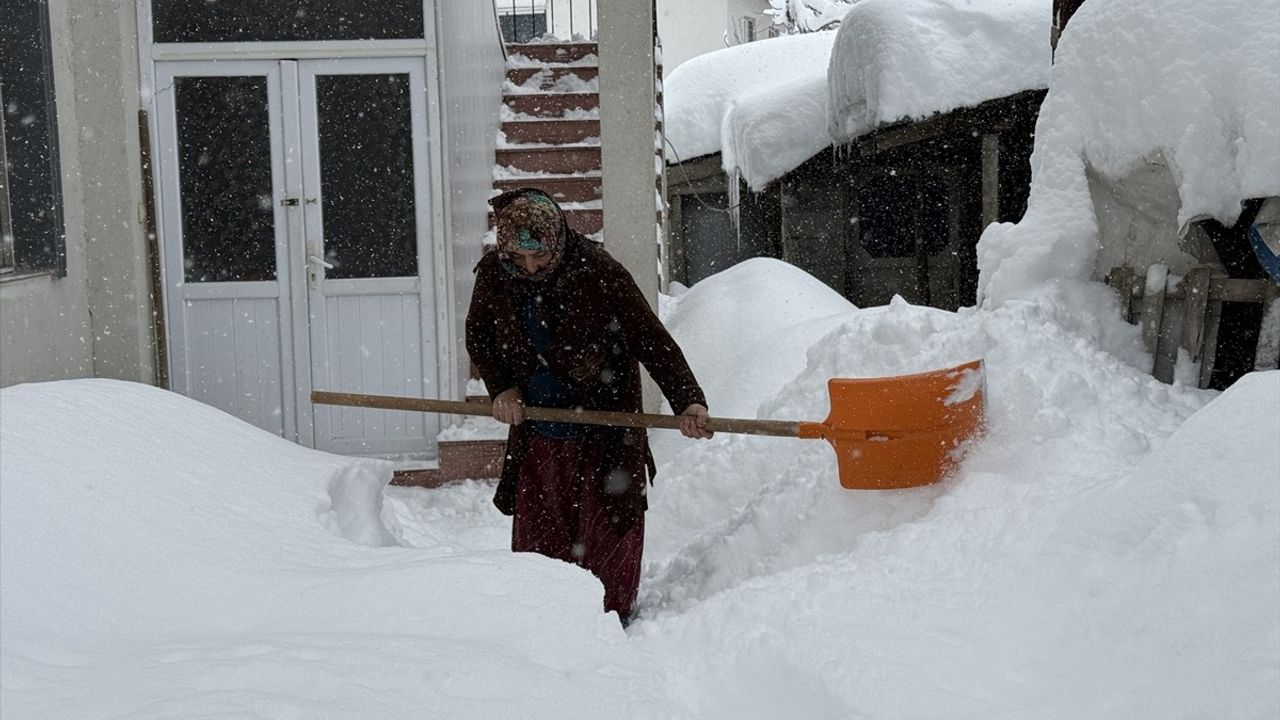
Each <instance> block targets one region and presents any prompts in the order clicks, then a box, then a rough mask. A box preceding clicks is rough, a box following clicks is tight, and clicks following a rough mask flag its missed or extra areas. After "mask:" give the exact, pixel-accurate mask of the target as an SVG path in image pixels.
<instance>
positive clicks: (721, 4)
mask: <svg viewBox="0 0 1280 720" xmlns="http://www.w3.org/2000/svg"><path fill="white" fill-rule="evenodd" d="M768 7H769V3H768V1H767V0H696V1H690V0H658V18H657V20H658V37H659V38H661V39H662V74H663V77H666V76H667V75H669V74H670V73H671V71H672V70H673V69H675V68H676V67H677V66H678V65H680V63H682V62H684V61H685V60H688V59H689V58H691V57H696V56H698V55H703V54H705V53H709V52H711V51H713V50H719V49H720V48H723V47H726V45H725V38H726V33H727V34H728V42H729V43H730V44H737V43H738V39H739V38H737V37H735V32H737V30H738V25H737V24H738V20H739V18H742V17H744V16H750V17H752V18H755V20H756V37H764V33H765V32H766V31H767V30H768V28H769V25H770V24H771V23H772V19H771V18H769V17H768V16H765V15H762V14H761V11H763V10H765V9H767V8H768ZM741 39H743V40H745V38H741Z"/></svg>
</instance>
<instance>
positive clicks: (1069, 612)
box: [633, 266, 1280, 720]
mask: <svg viewBox="0 0 1280 720" xmlns="http://www.w3.org/2000/svg"><path fill="white" fill-rule="evenodd" d="M762 270H764V266H758V267H756V268H755V271H756V272H760V271H762ZM743 274H745V273H743ZM762 274H763V273H762ZM782 277H783V276H781V275H778V274H773V278H774V280H775V282H778V280H779V279H780V278H782ZM722 279H723V280H725V283H724V284H725V287H721V288H717V287H716V285H717V284H718V283H719V282H720V281H721V280H722ZM730 280H731V282H730ZM747 280H748V278H746V277H736V278H732V279H730V278H721V276H720V275H717V276H712V277H711V278H708V279H707V280H705V281H703V282H702V283H699V284H698V285H697V286H695V287H694V288H692V289H691V290H689V291H688V293H686V294H685V295H684V296H682V297H681V298H680V299H679V305H678V307H677V308H676V312H672V314H671V315H670V317H669V322H670V324H671V328H672V332H673V333H674V334H675V335H676V336H677V338H678V339H679V340H680V342H681V344H682V345H683V346H684V347H685V348H686V349H687V350H688V351H689V353H690V355H692V356H694V357H697V356H700V355H702V354H704V353H708V354H709V353H712V352H714V351H715V350H716V349H723V347H722V346H720V345H718V343H720V342H723V339H721V338H716V337H706V336H705V335H704V328H703V326H702V323H704V322H706V318H705V317H703V316H702V315H701V313H698V312H695V311H694V308H695V307H696V303H697V302H698V301H700V300H701V298H699V297H698V294H699V293H701V292H703V291H704V289H711V290H714V291H716V292H723V291H725V290H726V289H727V288H728V287H729V286H730V285H733V286H744V285H746V283H747ZM778 284H779V285H780V286H781V287H780V290H779V294H780V295H782V296H784V297H788V296H789V297H798V296H802V295H803V288H802V286H800V285H798V284H792V285H787V284H786V283H785V282H778ZM753 302H754V301H753ZM1094 302H1095V300H1094V298H1092V297H1091V296H1090V295H1089V294H1087V293H1082V294H1079V295H1074V296H1072V295H1069V294H1066V293H1065V292H1059V293H1055V294H1054V295H1052V296H1047V297H1045V298H1043V299H1041V300H1039V301H1037V302H1034V303H1030V302H1024V303H1009V304H1007V305H1006V306H1004V307H1001V308H1000V309H998V310H995V311H966V312H962V313H958V314H957V313H949V312H944V311H941V310H936V309H931V308H922V307H915V306H910V305H907V304H906V303H903V302H901V301H895V302H894V303H892V304H890V305H889V306H886V307H881V308H872V309H866V310H853V309H850V310H849V311H848V312H846V313H845V314H844V315H843V317H842V319H841V321H840V322H837V323H835V324H834V325H833V326H832V327H831V329H830V331H829V332H828V333H827V334H826V335H824V336H822V337H820V338H817V339H815V340H814V341H813V342H812V343H810V344H808V345H803V344H796V345H787V344H781V343H779V344H775V345H773V346H771V347H770V348H769V352H768V353H764V355H765V359H764V360H762V362H765V363H769V364H773V365H776V366H777V367H780V368H781V367H792V366H793V365H792V363H795V362H797V359H798V358H800V357H803V358H804V361H803V362H804V368H803V370H801V371H800V372H799V373H798V374H797V375H795V376H794V377H793V378H792V380H791V381H790V382H788V383H786V384H785V385H784V386H783V387H782V389H781V390H780V391H779V392H778V393H777V394H776V395H775V396H774V398H772V399H771V400H767V401H765V402H763V403H758V398H753V400H752V402H756V403H757V407H758V408H759V414H760V415H762V416H766V417H773V418H777V419H821V418H823V417H825V415H826V412H827V410H828V406H827V395H826V381H827V379H828V378H830V377H833V376H847V377H857V376H878V375H892V374H899V373H908V372H914V371H920V370H925V369H930V368H936V367H942V366H946V365H950V364H954V363H958V362H961V361H965V360H969V359H972V358H974V357H983V358H985V360H986V362H987V369H988V376H987V385H988V392H989V397H988V424H989V429H988V433H987V435H986V437H985V439H984V440H983V441H982V442H981V443H980V444H979V445H978V446H976V447H975V448H974V449H973V450H972V451H971V452H970V454H969V456H968V457H967V458H966V460H965V462H964V464H963V465H962V466H961V468H960V469H959V470H958V471H957V472H956V473H955V475H954V477H952V478H951V479H949V480H948V481H946V482H945V483H943V484H942V485H940V486H935V487H931V488H921V489H914V490H905V491H893V492H850V491H845V490H842V489H840V488H839V486H838V482H837V479H836V478H837V472H836V467H835V460H834V457H833V456H832V454H831V452H830V450H829V449H828V448H826V446H825V445H824V444H822V443H815V442H809V443H806V442H804V441H794V440H792V441H783V440H776V439H770V438H752V437H743V436H727V435H719V436H717V437H716V438H714V439H713V440H711V441H709V442H706V443H696V444H695V443H679V442H677V441H666V440H663V439H659V441H658V442H657V443H656V444H655V448H656V449H657V450H658V451H659V452H658V455H659V467H658V477H657V485H656V487H655V488H654V490H653V492H652V493H651V494H650V501H651V505H652V510H651V512H650V515H649V518H650V526H649V527H650V541H649V548H650V560H651V563H652V564H651V565H650V568H649V572H648V574H647V575H646V579H645V583H644V584H643V585H642V603H643V614H644V617H645V618H646V620H644V621H642V622H640V623H638V624H637V625H636V626H634V627H635V632H634V633H633V636H634V637H635V639H636V641H637V642H636V644H637V645H638V646H639V648H640V649H641V650H643V651H644V652H645V653H647V654H651V655H653V656H656V657H661V658H663V659H664V661H663V663H662V667H664V668H666V677H667V682H668V683H670V684H671V685H672V687H673V688H674V690H673V693H672V694H673V697H674V698H675V702H676V703H677V707H678V708H679V709H680V710H681V712H682V713H684V715H685V716H687V717H729V716H731V717H736V718H770V717H782V716H795V717H807V718H846V717H860V718H901V717H949V718H961V717H985V718H1010V719H1013V718H1024V717H1031V716H1034V717H1041V718H1063V719H1064V720H1065V719H1067V718H1080V717H1091V718H1117V719H1120V718H1134V717H1207V716H1215V717H1264V716H1268V715H1271V714H1274V713H1275V712H1276V711H1277V709H1280V690H1278V689H1277V688H1276V687H1275V683H1273V682H1271V681H1270V680H1269V679H1268V678H1271V679H1274V677H1275V676H1276V674H1277V673H1280V647H1278V645H1277V643H1280V617H1277V615H1276V613H1275V609H1276V606H1275V599H1276V597H1278V596H1280V483H1278V482H1277V479H1278V478H1280V457H1278V456H1277V455H1276V453H1275V452H1274V438H1275V437H1276V436H1278V435H1280V411H1278V410H1277V407H1276V404H1275V398H1276V397H1277V396H1280V373H1276V372H1271V373H1266V374H1256V375H1252V376H1249V377H1248V378H1246V380H1245V381H1242V383H1241V384H1240V385H1239V387H1238V388H1236V389H1233V390H1232V391H1231V392H1228V393H1226V394H1223V395H1221V396H1218V395H1217V394H1216V393H1213V392H1209V391H1202V390H1196V389H1193V388H1185V387H1177V386H1169V385H1164V384H1162V383H1160V382H1158V381H1155V380H1153V379H1152V378H1151V377H1150V376H1148V375H1146V374H1144V373H1142V372H1140V371H1138V370H1136V369H1134V367H1133V366H1132V364H1131V363H1130V361H1129V360H1130V359H1131V358H1130V354H1131V353H1133V352H1135V351H1134V350H1133V347H1135V346H1137V345H1138V343H1137V338H1136V337H1135V336H1134V335H1133V334H1132V333H1131V332H1130V330H1131V329H1127V326H1123V324H1122V323H1120V322H1119V321H1118V320H1115V319H1113V318H1111V317H1109V316H1108V315H1098V314H1096V313H1097V312H1098V310H1099V307H1097V306H1095V305H1093V304H1092V303H1094ZM741 307H742V309H743V311H739V309H738V307H735V306H733V305H730V306H728V307H727V308H724V307H722V308H720V312H719V314H718V316H717V317H718V319H719V321H720V322H721V323H723V324H724V325H725V326H727V327H733V328H742V329H743V333H742V334H743V335H744V336H745V340H744V341H745V342H752V341H753V339H754V338H755V337H756V336H755V335H754V334H753V333H752V332H751V331H750V330H748V328H750V327H751V326H752V324H753V323H754V322H756V315H755V314H753V311H752V308H751V305H750V304H749V303H744V304H743V305H742V306H741ZM822 312H825V309H824V310H823V311H822ZM686 313H687V314H686ZM819 317H820V314H819V313H814V314H812V315H811V314H807V313H802V312H797V313H796V315H795V317H794V322H795V323H796V324H802V323H805V322H806V321H816V320H817V319H819ZM765 322H766V323H767V322H768V318H767V317H766V319H765ZM735 342H736V341H735ZM704 343H705V345H704ZM722 357H723V358H724V363H723V364H722V365H721V366H720V367H719V368H718V369H717V372H718V373H720V374H726V375H733V374H736V373H741V372H744V371H745V370H746V369H747V368H746V367H745V366H744V365H743V364H737V363H735V362H733V361H732V360H731V359H730V356H722ZM726 387H729V386H726ZM753 390H754V388H752V387H750V386H749V385H748V384H746V383H744V384H743V385H742V390H741V392H742V393H743V394H744V395H748V394H752V393H753ZM1215 397H1216V398H1217V399H1216V400H1215V399H1214V398H1215ZM1210 401H1212V402H1210ZM1206 403H1208V404H1207V405H1206ZM677 715H678V716H679V714H677Z"/></svg>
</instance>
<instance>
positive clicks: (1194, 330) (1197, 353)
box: [1182, 265, 1212, 362]
mask: <svg viewBox="0 0 1280 720" xmlns="http://www.w3.org/2000/svg"><path fill="white" fill-rule="evenodd" d="M1211 274H1212V270H1211V269H1210V268H1209V267H1207V266H1204V265H1197V266H1195V267H1193V268H1191V269H1190V270H1189V271H1187V276H1186V277H1185V278H1183V280H1182V287H1183V292H1184V294H1185V297H1184V298H1183V300H1182V307H1183V312H1182V349H1183V350H1186V351H1187V355H1189V356H1190V357H1191V360H1192V361H1194V362H1199V361H1200V357H1201V355H1202V354H1203V344H1204V324H1205V317H1204V316H1205V310H1207V309H1208V307H1209V279H1210V276H1211Z"/></svg>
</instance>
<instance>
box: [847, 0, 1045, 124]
mask: <svg viewBox="0 0 1280 720" xmlns="http://www.w3.org/2000/svg"><path fill="white" fill-rule="evenodd" d="M1052 15H1053V3H1052V2H1051V0H863V2H859V3H856V4H855V5H854V6H853V8H852V9H851V10H850V11H849V13H848V14H847V15H845V18H844V22H843V23H842V24H841V25H840V29H839V30H838V31H837V33H836V42H835V46H834V47H833V48H832V50H831V64H830V67H829V69H828V73H827V82H828V87H829V90H830V125H829V127H828V130H829V132H830V134H831V137H832V138H833V139H834V140H837V141H839V140H849V139H852V138H856V137H858V136H859V135H862V134H864V133H867V132H870V131H871V130H874V129H876V128H877V127H879V126H881V125H886V124H889V123H893V122H897V121H900V120H911V119H919V118H925V117H928V116H930V115H933V114H935V113H943V112H948V111H951V110H955V109H957V108H962V107H972V106H974V105H979V104H981V103H983V102H985V101H987V100H992V99H994V98H1001V97H1006V96H1008V95H1013V94H1015V93H1018V92H1021V91H1023V90H1034V89H1039V88H1044V87H1047V86H1048V82H1049V66H1050V62H1051V49H1050V47H1049V25H1050V20H1051V19H1052Z"/></svg>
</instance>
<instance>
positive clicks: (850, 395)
mask: <svg viewBox="0 0 1280 720" xmlns="http://www.w3.org/2000/svg"><path fill="white" fill-rule="evenodd" d="M827 390H828V392H829V393H830V395H831V414H830V415H828V416H827V419H826V421H825V422H821V423H815V422H801V423H800V433H799V434H800V437H803V438H824V439H825V440H826V441H827V442H829V443H831V446H832V447H833V448H834V449H835V451H836V463H837V465H838V466H839V469H840V485H841V486H843V487H846V488H849V489H850V490H892V489H896V488H909V487H919V486H921V485H929V484H932V483H936V482H938V481H939V480H941V479H942V478H943V477H945V476H946V474H947V472H948V471H949V470H951V468H952V467H953V466H954V465H955V463H956V462H957V461H958V460H959V458H960V455H961V454H962V453H963V450H964V448H965V446H966V444H967V443H966V441H968V440H970V439H971V438H973V437H975V436H976V435H977V434H978V433H979V432H980V431H981V429H982V426H983V414H984V411H985V397H986V374H985V370H984V367H983V363H982V361H981V360H974V361H973V362H969V363H965V364H964V365H958V366H956V367H952V368H947V369H945V370H934V371H931V372H926V373H920V374H918V375H899V376H894V377H883V378H857V379H845V378H834V379H832V380H829V381H828V382H827Z"/></svg>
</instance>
